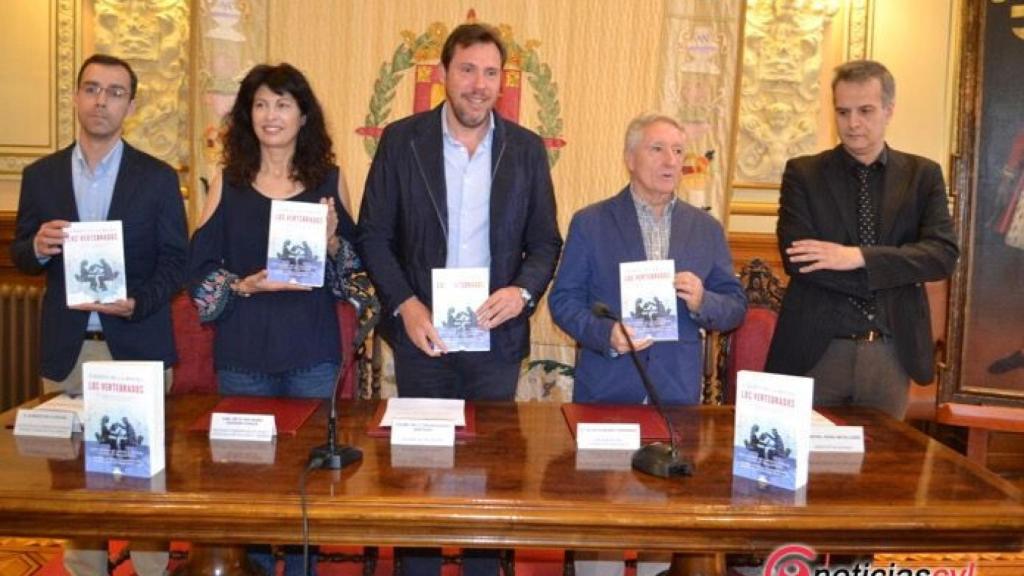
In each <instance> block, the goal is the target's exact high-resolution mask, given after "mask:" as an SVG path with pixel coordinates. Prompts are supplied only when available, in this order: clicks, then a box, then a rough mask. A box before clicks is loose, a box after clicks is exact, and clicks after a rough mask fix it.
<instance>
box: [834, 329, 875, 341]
mask: <svg viewBox="0 0 1024 576" xmlns="http://www.w3.org/2000/svg"><path fill="white" fill-rule="evenodd" d="M836 338H838V339H840V340H855V341H857V342H875V341H880V340H884V339H885V334H883V333H882V331H881V330H868V331H867V332H864V333H863V334H841V335H839V336H836Z"/></svg>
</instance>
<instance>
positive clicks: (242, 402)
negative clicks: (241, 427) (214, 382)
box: [189, 396, 322, 435]
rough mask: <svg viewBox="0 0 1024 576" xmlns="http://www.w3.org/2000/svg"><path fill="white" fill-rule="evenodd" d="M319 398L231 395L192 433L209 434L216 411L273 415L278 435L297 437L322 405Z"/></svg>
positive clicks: (201, 421)
mask: <svg viewBox="0 0 1024 576" xmlns="http://www.w3.org/2000/svg"><path fill="white" fill-rule="evenodd" d="M320 402H322V401H321V400H320V399H317V398H272V397H264V396H228V397H226V398H222V399H221V401H220V402H217V405H216V406H214V407H213V409H212V410H210V411H209V412H207V413H206V414H203V415H202V416H200V417H199V419H198V420H196V421H195V423H193V424H192V427H191V428H189V430H193V431H198V432H207V431H209V430H210V418H211V417H212V414H213V413H214V412H230V413H234V414H273V415H274V425H275V426H277V433H278V434H289V435H292V434H295V433H296V432H298V430H299V427H301V426H302V425H303V424H304V423H305V422H306V420H308V419H309V417H310V416H311V415H312V414H313V412H315V411H316V409H317V407H319V406H320Z"/></svg>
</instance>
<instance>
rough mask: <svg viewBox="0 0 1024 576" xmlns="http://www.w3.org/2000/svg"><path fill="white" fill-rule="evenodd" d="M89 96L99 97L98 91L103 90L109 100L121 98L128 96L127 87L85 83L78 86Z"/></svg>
mask: <svg viewBox="0 0 1024 576" xmlns="http://www.w3.org/2000/svg"><path fill="white" fill-rule="evenodd" d="M79 89H80V90H81V91H82V92H84V93H85V94H86V95H87V96H89V97H91V98H99V95H100V92H105V93H106V95H107V98H110V99H111V100H121V99H122V98H126V97H127V96H128V89H127V88H125V87H124V86H100V85H99V84H85V85H83V86H82V87H81V88H79Z"/></svg>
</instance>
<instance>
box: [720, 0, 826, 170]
mask: <svg viewBox="0 0 1024 576" xmlns="http://www.w3.org/2000/svg"><path fill="white" fill-rule="evenodd" d="M838 10H839V1H838V0H814V1H811V2H794V1H792V0H751V1H750V2H748V4H747V14H746V29H745V31H744V38H745V46H744V52H743V78H742V82H741V88H740V112H739V121H738V126H737V127H738V140H737V149H736V173H735V178H734V180H735V181H736V182H741V183H754V184H755V185H756V184H763V183H771V184H776V185H777V184H778V183H779V182H780V181H781V177H782V169H783V167H784V165H785V162H786V160H787V159H789V158H791V157H793V156H798V155H801V154H807V153H810V152H813V151H814V150H815V149H816V144H817V117H818V110H819V102H820V93H819V91H820V86H819V82H818V78H819V76H820V73H821V66H822V42H823V39H824V31H825V29H826V27H828V26H829V25H830V23H831V21H832V17H833V16H834V15H835V14H836V12H838Z"/></svg>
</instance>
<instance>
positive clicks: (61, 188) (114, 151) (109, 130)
mask: <svg viewBox="0 0 1024 576" xmlns="http://www.w3.org/2000/svg"><path fill="white" fill-rule="evenodd" d="M136 84H137V81H136V79H135V75H134V72H132V71H131V68H129V67H128V65H127V64H126V63H124V62H123V61H121V60H119V59H116V58H113V57H110V56H105V55H95V56H92V57H91V58H89V59H88V60H86V61H85V63H83V65H82V68H81V70H80V71H79V76H78V89H77V91H76V93H75V96H74V102H75V107H76V111H77V114H78V119H79V124H80V130H79V134H78V140H77V142H75V144H73V145H71V146H69V147H68V148H65V149H63V150H60V151H59V152H56V153H54V154H51V155H50V156H47V157H45V158H42V159H40V160H38V161H36V162H34V163H33V164H31V165H30V166H28V167H27V168H25V171H24V173H23V174H22V181H21V197H20V199H19V201H18V216H17V224H16V228H15V239H14V242H13V244H12V245H11V257H12V259H13V260H14V262H15V264H16V265H17V266H18V268H19V269H20V270H22V271H23V272H26V273H29V274H39V273H43V272H45V273H46V296H45V298H44V301H43V314H42V334H41V342H40V355H39V356H40V374H41V375H42V376H43V379H44V380H43V384H44V390H45V391H52V390H68V391H72V392H77V391H80V390H81V385H82V382H81V370H80V366H81V363H82V361H83V360H90V359H92V360H99V359H103V358H104V357H106V358H107V359H109V358H111V357H112V358H113V359H115V360H161V361H163V362H164V363H165V365H168V366H169V365H170V364H171V363H173V362H174V361H175V360H176V357H175V353H174V341H173V338H172V330H171V314H170V305H169V302H170V299H171V296H172V295H173V294H174V293H175V292H177V291H178V289H179V288H180V287H181V284H182V281H183V278H184V266H185V258H186V246H187V242H188V229H187V225H186V223H185V208H184V204H183V202H182V199H181V194H180V193H179V190H178V176H177V174H176V173H175V171H174V169H173V168H171V167H170V166H168V165H167V164H166V163H164V162H161V161H160V160H157V159H156V158H153V157H152V156H149V155H147V154H145V153H143V152H140V151H139V150H136V149H135V148H133V147H131V146H129V145H128V144H126V143H125V142H124V141H123V140H121V132H122V122H123V121H124V118H125V117H126V116H127V115H128V114H129V113H131V111H132V110H133V109H134V107H135V100H134V98H135V89H136ZM96 220H120V221H122V227H123V231H124V255H125V273H126V276H127V291H128V298H127V299H126V300H123V301H120V302H114V303H110V304H88V305H82V306H77V307H75V309H70V308H68V307H67V304H66V300H65V290H64V261H63V258H62V255H61V252H62V245H63V242H64V231H63V228H64V227H65V226H67V225H68V224H69V223H70V222H78V221H96Z"/></svg>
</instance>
